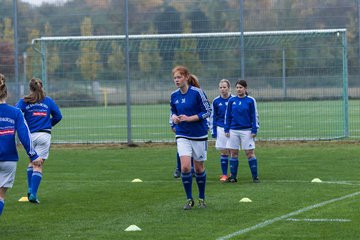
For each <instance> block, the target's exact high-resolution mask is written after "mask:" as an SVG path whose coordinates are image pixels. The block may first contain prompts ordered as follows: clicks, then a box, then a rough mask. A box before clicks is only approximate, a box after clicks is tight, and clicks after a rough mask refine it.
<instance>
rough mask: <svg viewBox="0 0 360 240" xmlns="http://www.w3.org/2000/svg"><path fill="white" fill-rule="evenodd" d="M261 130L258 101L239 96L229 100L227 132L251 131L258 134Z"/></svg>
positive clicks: (226, 122)
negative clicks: (230, 130) (259, 129)
mask: <svg viewBox="0 0 360 240" xmlns="http://www.w3.org/2000/svg"><path fill="white" fill-rule="evenodd" d="M258 128H259V116H258V111H257V106H256V101H255V99H254V98H253V97H250V96H245V97H243V98H240V97H238V96H235V97H232V98H230V99H229V102H228V106H227V109H226V114H225V128H224V130H225V132H226V133H228V132H229V129H233V130H251V133H253V134H257V130H258Z"/></svg>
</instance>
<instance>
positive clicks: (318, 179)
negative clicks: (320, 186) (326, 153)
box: [311, 178, 322, 183]
mask: <svg viewBox="0 0 360 240" xmlns="http://www.w3.org/2000/svg"><path fill="white" fill-rule="evenodd" d="M311 182H315V183H319V182H322V181H321V180H320V178H314V179H313V180H311Z"/></svg>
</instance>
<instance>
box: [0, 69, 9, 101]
mask: <svg viewBox="0 0 360 240" xmlns="http://www.w3.org/2000/svg"><path fill="white" fill-rule="evenodd" d="M7 94H8V93H7V87H6V84H5V76H4V75H2V74H1V73H0V100H5V99H6V98H7Z"/></svg>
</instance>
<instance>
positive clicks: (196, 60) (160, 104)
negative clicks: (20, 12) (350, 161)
mask: <svg viewBox="0 0 360 240" xmlns="http://www.w3.org/2000/svg"><path fill="white" fill-rule="evenodd" d="M346 44H347V43H346V30H345V29H324V30H294V31H269V32H244V33H243V34H241V33H240V32H228V33H187V34H144V35H128V36H125V35H119V36H65V37H41V38H36V39H33V40H32V51H29V53H28V55H30V56H31V57H30V61H31V62H30V66H29V67H28V68H30V70H29V72H31V73H32V75H34V76H37V77H40V78H42V80H43V81H44V83H45V87H46V90H47V92H48V94H49V95H50V96H52V97H53V98H55V100H56V101H57V102H58V103H59V105H60V106H61V107H62V108H63V109H65V111H69V112H71V111H76V113H77V114H76V116H78V115H79V118H78V119H77V117H75V116H70V119H71V124H70V123H69V125H71V126H64V128H66V127H68V128H69V129H76V130H78V131H79V132H81V134H78V136H77V137H76V136H73V137H71V136H72V134H69V132H67V131H66V129H63V130H62V129H61V126H60V127H59V133H58V134H57V137H56V138H57V139H54V141H55V142H56V141H59V142H126V141H127V139H128V137H129V136H128V134H129V130H130V131H131V139H132V141H173V135H172V133H171V132H170V131H169V126H168V114H169V107H168V101H169V95H170V93H171V91H173V90H174V89H175V86H174V84H173V81H172V76H171V69H172V68H173V67H174V66H175V65H178V64H181V65H185V66H187V67H188V68H189V70H190V71H191V72H192V73H193V74H195V75H197V76H198V77H199V80H200V85H201V87H202V88H203V89H204V91H205V92H206V94H207V96H208V98H209V100H210V101H212V99H213V98H214V97H216V96H217V95H218V94H219V93H218V82H219V81H220V80H221V79H223V78H226V79H229V80H230V81H231V83H232V87H233V93H234V94H235V91H234V84H235V82H236V80H238V79H240V78H241V76H245V79H246V80H247V81H248V85H249V93H250V95H251V96H253V97H255V98H256V100H257V102H258V108H259V109H258V110H259V114H260V125H261V129H260V131H259V133H260V134H259V138H260V139H263V140H273V139H274V140H280V139H281V140H300V139H309V140H311V139H334V138H342V137H346V136H347V135H348V102H347V99H348V96H347V46H346ZM75 108H76V110H74V109H75ZM90 108H92V109H93V111H94V113H93V115H90V116H87V117H86V121H87V122H88V125H89V126H88V127H86V126H85V125H84V121H83V120H82V117H81V116H80V115H84V116H83V118H85V115H86V114H87V113H88V111H89V109H90ZM109 109H112V110H109ZM130 110H131V112H130ZM104 111H106V113H105V112H104ZM99 115H101V116H104V117H105V115H106V120H103V118H99ZM104 121H105V122H104ZM68 131H69V130H68ZM79 136H80V137H79Z"/></svg>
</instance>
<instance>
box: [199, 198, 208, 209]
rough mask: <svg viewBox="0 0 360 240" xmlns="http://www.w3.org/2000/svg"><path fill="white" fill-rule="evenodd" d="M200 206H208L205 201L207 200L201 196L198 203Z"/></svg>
mask: <svg viewBox="0 0 360 240" xmlns="http://www.w3.org/2000/svg"><path fill="white" fill-rule="evenodd" d="M198 207H199V208H206V203H205V200H204V199H202V198H199V205H198Z"/></svg>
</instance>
